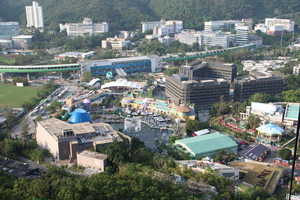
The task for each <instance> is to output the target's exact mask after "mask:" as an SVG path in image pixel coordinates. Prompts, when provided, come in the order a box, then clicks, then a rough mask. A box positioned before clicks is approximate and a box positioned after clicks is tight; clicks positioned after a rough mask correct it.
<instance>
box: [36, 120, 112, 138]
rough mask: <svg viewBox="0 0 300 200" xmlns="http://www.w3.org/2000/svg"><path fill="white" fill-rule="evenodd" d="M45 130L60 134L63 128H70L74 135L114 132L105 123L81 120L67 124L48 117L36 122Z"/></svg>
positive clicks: (56, 134)
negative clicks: (80, 121)
mask: <svg viewBox="0 0 300 200" xmlns="http://www.w3.org/2000/svg"><path fill="white" fill-rule="evenodd" d="M38 123H39V124H40V125H41V126H42V127H43V128H44V129H45V130H46V131H47V132H49V133H50V134H52V135H55V136H60V135H62V131H63V130H67V129H69V130H72V131H73V132H74V134H75V135H77V134H84V133H98V132H99V133H106V134H115V131H114V129H113V128H112V127H111V126H110V125H109V124H105V123H93V124H90V123H89V122H82V123H77V124H69V123H67V122H64V121H61V120H59V119H56V118H49V119H46V120H43V121H39V122H38Z"/></svg>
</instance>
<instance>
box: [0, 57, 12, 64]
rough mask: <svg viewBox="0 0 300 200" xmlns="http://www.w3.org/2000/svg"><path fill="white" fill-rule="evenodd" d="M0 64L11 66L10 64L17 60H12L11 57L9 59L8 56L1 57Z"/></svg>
mask: <svg viewBox="0 0 300 200" xmlns="http://www.w3.org/2000/svg"><path fill="white" fill-rule="evenodd" d="M0 62H4V63H7V64H10V63H13V62H15V58H11V57H8V56H0Z"/></svg>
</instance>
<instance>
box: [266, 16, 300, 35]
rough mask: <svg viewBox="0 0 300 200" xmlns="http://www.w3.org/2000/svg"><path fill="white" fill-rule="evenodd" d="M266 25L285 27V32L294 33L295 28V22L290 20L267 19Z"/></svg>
mask: <svg viewBox="0 0 300 200" xmlns="http://www.w3.org/2000/svg"><path fill="white" fill-rule="evenodd" d="M265 25H267V26H283V30H285V31H286V32H288V33H289V32H293V31H294V28H295V22H294V21H292V20H290V19H276V18H266V19H265Z"/></svg>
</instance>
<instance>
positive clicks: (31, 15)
mask: <svg viewBox="0 0 300 200" xmlns="http://www.w3.org/2000/svg"><path fill="white" fill-rule="evenodd" d="M26 18H27V27H32V26H33V27H35V28H43V27H44V17H43V8H42V7H41V6H39V4H38V3H37V2H36V1H33V2H32V6H26Z"/></svg>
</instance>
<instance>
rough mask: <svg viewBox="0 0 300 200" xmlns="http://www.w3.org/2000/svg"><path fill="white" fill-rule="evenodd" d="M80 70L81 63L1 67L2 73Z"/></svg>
mask: <svg viewBox="0 0 300 200" xmlns="http://www.w3.org/2000/svg"><path fill="white" fill-rule="evenodd" d="M72 70H80V66H79V63H74V64H58V65H23V66H22V65H0V73H1V72H6V73H36V72H62V71H72Z"/></svg>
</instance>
